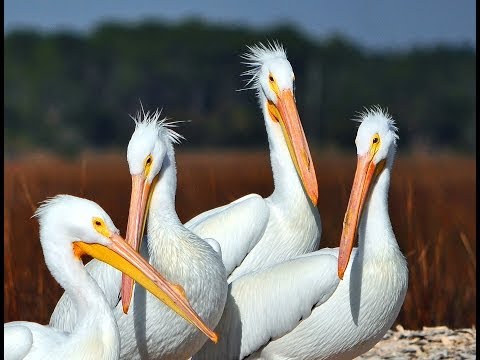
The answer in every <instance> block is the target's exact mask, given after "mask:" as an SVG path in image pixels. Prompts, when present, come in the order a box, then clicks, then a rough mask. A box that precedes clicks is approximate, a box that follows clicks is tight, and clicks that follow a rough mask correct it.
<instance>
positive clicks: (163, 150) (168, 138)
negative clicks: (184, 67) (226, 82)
mask: <svg viewBox="0 0 480 360" xmlns="http://www.w3.org/2000/svg"><path fill="white" fill-rule="evenodd" d="M160 113H161V112H160V111H158V109H157V110H156V111H155V112H154V113H150V112H147V113H145V111H144V110H143V107H142V110H141V112H140V111H139V112H138V113H137V114H136V116H135V117H132V119H133V120H134V121H135V131H134V132H133V135H132V137H131V139H130V142H129V143H128V148H127V161H128V166H129V169H130V175H131V176H132V192H131V197H130V210H129V214H128V225H127V233H126V238H127V242H128V243H129V244H130V246H131V247H132V248H133V249H135V250H137V251H139V249H140V245H141V241H142V238H143V232H144V228H145V221H146V218H147V217H146V215H147V209H148V208H149V200H150V198H151V194H152V193H153V188H154V186H155V183H156V181H157V180H158V178H159V174H160V173H161V170H162V167H163V166H165V164H166V158H167V154H168V153H169V152H173V145H172V143H178V142H179V141H180V140H181V139H182V138H183V137H182V136H181V135H180V134H178V133H176V132H175V131H173V130H172V129H171V127H174V126H175V124H176V123H174V122H170V123H167V122H166V119H160ZM132 294H133V280H132V279H131V278H129V277H127V276H125V275H123V276H122V305H123V311H124V312H125V313H127V311H128V307H129V306H130V300H131V297H132Z"/></svg>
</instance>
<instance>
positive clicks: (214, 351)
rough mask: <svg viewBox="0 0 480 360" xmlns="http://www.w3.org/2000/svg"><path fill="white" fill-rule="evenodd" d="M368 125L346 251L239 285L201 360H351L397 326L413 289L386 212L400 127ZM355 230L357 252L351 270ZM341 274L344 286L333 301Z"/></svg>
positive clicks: (375, 120) (368, 119) (380, 118)
mask: <svg viewBox="0 0 480 360" xmlns="http://www.w3.org/2000/svg"><path fill="white" fill-rule="evenodd" d="M362 119H363V121H362V123H361V125H360V127H359V129H358V133H357V138H356V140H355V142H356V145H357V154H358V163H357V170H356V173H355V179H354V182H353V187H352V192H351V195H350V201H349V203H348V208H347V211H346V214H345V220H344V227H343V232H342V236H341V243H340V248H335V249H329V248H325V249H321V250H318V251H315V252H313V253H310V254H305V255H303V256H301V257H298V258H296V259H292V260H288V261H286V262H284V263H280V264H276V265H274V266H272V267H270V268H268V269H265V270H261V271H257V272H254V273H251V274H246V275H244V276H242V277H240V278H238V279H236V280H235V281H234V282H233V283H231V284H230V287H229V290H230V292H229V296H228V300H227V304H226V305H225V311H224V314H223V317H222V319H221V320H220V323H219V324H218V326H217V328H216V331H217V333H218V334H219V337H220V342H219V343H218V344H217V345H216V346H211V345H210V344H208V343H207V344H205V345H204V347H203V348H202V350H201V351H200V352H199V353H197V354H196V355H195V356H194V359H243V358H247V357H248V359H302V360H303V359H305V360H307V359H353V358H354V357H356V356H359V355H361V354H362V353H364V352H366V351H368V349H370V348H371V347H373V346H374V345H375V343H377V342H378V341H379V340H380V339H381V338H382V337H383V335H384V334H385V333H386V332H387V330H388V329H389V328H390V327H391V326H392V324H393V322H394V321H395V319H396V317H397V315H398V312H399V311H400V308H401V306H402V304H403V300H404V298H405V293H406V291H407V285H408V269H407V264H406V261H405V258H404V256H403V254H402V253H401V251H400V249H399V247H398V244H397V241H396V239H395V236H394V233H393V230H392V226H391V223H390V218H389V215H388V203H387V195H388V187H389V182H390V172H391V169H392V164H393V158H394V153H395V147H396V145H395V143H396V139H397V135H396V127H395V126H394V122H393V120H392V119H391V118H390V116H389V115H388V114H387V113H386V112H383V111H382V110H381V109H380V108H375V109H372V110H368V111H366V112H365V113H364V114H362ZM357 229H358V239H359V246H358V249H354V250H353V252H352V257H351V259H350V260H349V257H350V252H351V251H352V243H353V241H354V237H355V234H356V232H357ZM332 257H333V258H334V264H333V265H332V260H331V258H332ZM337 259H338V260H337ZM337 261H338V262H337ZM337 268H338V276H339V277H340V278H343V281H340V283H339V284H338V287H336V290H335V291H334V292H333V294H332V288H333V289H335V285H336V284H337V283H338V277H337ZM290 292H291V293H292V294H295V293H296V296H289V297H287V295H288V293H290ZM330 294H332V295H331V296H329V295H330ZM317 302H319V303H318V304H317ZM312 307H313V309H312ZM310 309H312V310H311V313H310Z"/></svg>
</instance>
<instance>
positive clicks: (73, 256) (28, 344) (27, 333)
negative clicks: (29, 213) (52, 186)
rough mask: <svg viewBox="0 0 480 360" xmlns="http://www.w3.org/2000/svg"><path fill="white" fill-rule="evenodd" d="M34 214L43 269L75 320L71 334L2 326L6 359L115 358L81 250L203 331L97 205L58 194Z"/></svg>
mask: <svg viewBox="0 0 480 360" xmlns="http://www.w3.org/2000/svg"><path fill="white" fill-rule="evenodd" d="M35 215H36V216H37V217H38V218H39V222H40V241H41V245H42V248H43V253H44V256H45V262H46V264H47V267H48V269H49V270H50V272H51V273H52V275H53V276H54V278H55V279H56V280H57V281H58V282H59V284H60V285H61V286H62V287H63V288H64V289H65V291H66V292H67V293H68V294H69V295H70V296H71V298H72V299H73V300H74V303H73V304H74V305H75V307H76V309H77V312H78V316H79V321H78V322H77V324H76V326H75V328H74V329H73V330H72V331H71V332H70V333H67V332H63V331H61V330H59V329H56V328H53V327H49V326H44V325H40V324H37V323H32V322H26V321H13V322H10V323H7V324H4V344H5V349H4V358H5V359H9V360H10V359H11V360H13V359H118V357H119V355H120V334H119V331H118V327H117V323H116V321H115V317H114V315H113V313H112V310H111V308H110V306H109V304H108V303H107V301H106V300H105V297H104V295H103V293H102V291H101V289H100V288H99V287H98V285H97V283H96V282H95V281H94V280H93V278H92V277H91V276H90V275H89V274H88V273H87V271H86V270H85V268H84V266H83V263H82V261H81V259H80V257H81V256H82V255H83V254H89V255H91V256H92V257H94V258H97V259H99V260H101V261H104V262H106V263H108V264H111V265H112V266H115V267H116V268H117V269H118V270H120V271H123V272H125V273H127V274H129V275H130V276H133V277H134V278H135V279H137V280H138V281H139V282H140V283H141V284H142V285H143V286H145V287H146V288H147V289H148V290H149V291H151V292H152V293H153V294H155V296H156V297H157V298H158V299H161V300H162V301H164V302H165V304H167V306H169V307H171V308H172V309H174V311H176V312H177V313H178V314H179V315H181V316H182V317H184V318H185V319H187V320H188V321H192V323H195V324H199V325H200V326H201V327H203V328H204V329H206V327H205V326H204V324H202V323H201V321H200V319H199V318H198V315H196V314H195V313H194V311H193V310H192V309H191V307H190V305H189V304H188V302H187V301H186V299H185V297H184V295H183V293H182V291H180V288H179V287H177V286H174V285H172V284H170V283H168V281H166V280H165V279H164V278H163V277H162V276H161V275H160V274H159V273H158V272H157V271H155V269H153V268H152V267H151V266H150V265H149V264H148V263H147V262H146V261H145V260H144V259H143V258H142V257H140V255H139V254H138V253H137V252H135V251H134V250H133V249H132V248H131V247H130V246H129V245H128V244H127V243H126V242H125V241H124V240H123V239H122V238H121V236H120V235H119V232H118V230H117V228H116V227H115V225H114V224H113V222H112V220H111V219H110V217H109V216H108V214H107V213H106V212H105V211H104V210H103V209H102V208H101V207H100V206H98V205H97V204H96V203H94V202H92V201H89V200H86V199H81V198H77V197H74V196H69V195H59V196H56V197H54V198H52V199H50V200H48V201H46V202H45V203H44V204H43V205H41V206H40V207H39V209H38V210H37V212H36V214H35ZM208 331H211V330H208Z"/></svg>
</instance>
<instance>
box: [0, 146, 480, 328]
mask: <svg viewBox="0 0 480 360" xmlns="http://www.w3.org/2000/svg"><path fill="white" fill-rule="evenodd" d="M314 161H315V165H316V170H317V175H318V178H319V179H318V180H319V193H320V198H319V210H320V214H321V216H322V223H323V234H322V244H321V246H322V247H336V246H338V241H339V236H340V231H341V224H342V219H343V215H344V212H345V209H346V205H347V201H348V196H349V192H350V187H351V184H352V180H353V174H354V171H355V157H354V156H351V155H350V156H340V155H335V154H327V153H319V154H317V156H314ZM177 166H178V190H177V211H178V214H179V216H180V218H181V219H182V221H186V220H188V219H190V218H191V217H192V216H194V215H196V214H198V213H199V212H202V211H205V210H207V209H210V208H212V207H215V206H218V205H221V204H224V203H226V202H229V201H232V200H234V199H236V198H238V197H240V196H242V195H245V194H248V193H251V192H256V193H259V194H261V195H263V196H268V195H269V194H270V192H271V191H272V189H273V181H272V176H271V170H270V165H269V159H268V154H267V152H231V151H229V152H222V153H220V152H217V153H215V152H195V153H193V152H188V153H186V152H185V153H179V154H178V155H177ZM4 171H5V182H4V196H5V200H4V235H5V237H4V250H5V255H4V256H5V258H4V299H5V302H4V310H3V313H4V321H5V322H7V321H13V320H28V321H36V322H40V323H47V322H48V320H49V317H50V314H51V312H52V310H53V308H54V306H55V304H56V302H57V300H58V298H59V297H60V295H61V293H62V290H61V288H60V287H59V285H58V284H57V283H56V282H55V281H54V280H53V278H52V277H51V275H50V274H49V272H48V270H47V269H46V266H45V264H44V260H43V255H42V252H41V247H40V242H39V240H38V224H37V221H36V220H35V219H31V218H30V217H31V216H32V214H33V211H34V209H35V208H36V206H37V204H38V202H40V201H42V200H45V199H46V198H47V197H49V196H53V195H56V194H60V193H68V194H72V195H77V196H84V197H86V198H89V199H91V200H94V201H96V202H98V203H99V204H100V205H101V206H102V207H103V208H104V209H105V210H106V211H107V212H108V213H109V214H110V215H111V217H112V219H113V220H114V221H115V223H116V225H117V227H119V228H120V229H122V230H123V232H124V231H125V228H126V222H127V215H128V214H127V211H128V203H129V196H130V194H129V192H130V177H129V173H128V167H127V164H126V159H125V158H124V156H123V155H101V156H94V155H92V154H90V155H89V154H86V155H83V156H82V157H80V159H79V160H77V161H71V162H67V161H64V160H60V159H57V158H53V157H51V156H42V155H33V156H30V157H28V158H24V159H22V160H17V161H15V162H11V161H6V162H5V165H4ZM390 215H391V218H392V223H393V227H394V231H395V234H396V236H397V239H398V241H399V244H400V246H401V248H402V250H403V252H404V254H405V255H406V257H407V261H408V264H409V269H410V284H409V290H408V293H407V298H406V300H405V303H404V305H403V308H402V311H401V313H400V315H399V317H398V319H397V323H400V324H402V325H403V326H404V327H406V328H421V327H422V326H435V325H447V326H450V327H470V326H472V325H473V324H476V320H475V318H476V309H475V300H476V288H475V276H476V275H475V271H476V258H475V251H476V227H475V159H472V158H461V157H454V156H443V157H436V158H433V157H428V156H415V157H401V156H400V157H399V159H398V160H397V162H396V164H395V168H394V171H393V176H392V184H391V190H390Z"/></svg>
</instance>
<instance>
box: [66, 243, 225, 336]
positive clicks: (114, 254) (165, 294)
mask: <svg viewBox="0 0 480 360" xmlns="http://www.w3.org/2000/svg"><path fill="white" fill-rule="evenodd" d="M109 238H110V240H111V242H110V244H108V245H101V244H89V243H85V242H82V241H77V242H74V250H75V252H76V254H77V255H82V254H88V255H90V256H92V257H94V258H96V259H98V260H100V261H103V262H105V263H107V264H109V265H111V266H113V267H115V268H116V269H118V270H120V271H121V272H122V273H124V274H127V275H128V276H130V277H132V278H133V279H135V281H137V282H138V283H139V284H140V285H142V286H143V287H144V288H145V289H146V290H148V291H149V292H150V293H152V294H153V295H155V296H156V297H157V298H158V299H159V300H161V301H162V302H163V303H164V304H165V305H167V306H168V307H169V308H171V309H172V310H173V311H175V312H176V313H177V314H178V315H180V316H181V317H183V318H184V319H185V320H187V321H188V322H190V323H191V324H192V325H194V326H196V327H197V328H198V329H199V330H200V331H202V332H203V333H204V334H205V335H206V336H208V337H209V338H210V339H211V340H212V341H213V342H215V343H216V342H217V341H218V336H217V334H215V333H214V332H213V330H211V329H210V328H209V327H208V326H207V325H206V324H205V323H204V322H203V321H202V319H201V318H200V317H199V316H198V314H197V313H196V312H195V310H193V308H192V307H191V306H190V304H189V302H188V300H187V298H186V296H185V291H184V290H183V288H182V287H181V286H180V285H177V284H172V283H170V282H169V281H168V280H166V279H165V278H164V277H163V276H162V275H160V273H159V272H158V271H157V270H155V269H154V268H153V267H152V266H151V265H150V264H149V263H148V262H147V261H146V260H145V259H143V258H142V257H141V256H140V254H138V253H137V252H136V251H135V250H134V249H132V248H131V247H130V245H129V244H127V243H126V242H125V240H124V239H123V238H122V237H121V236H120V235H117V234H111V235H110V237H109Z"/></svg>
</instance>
